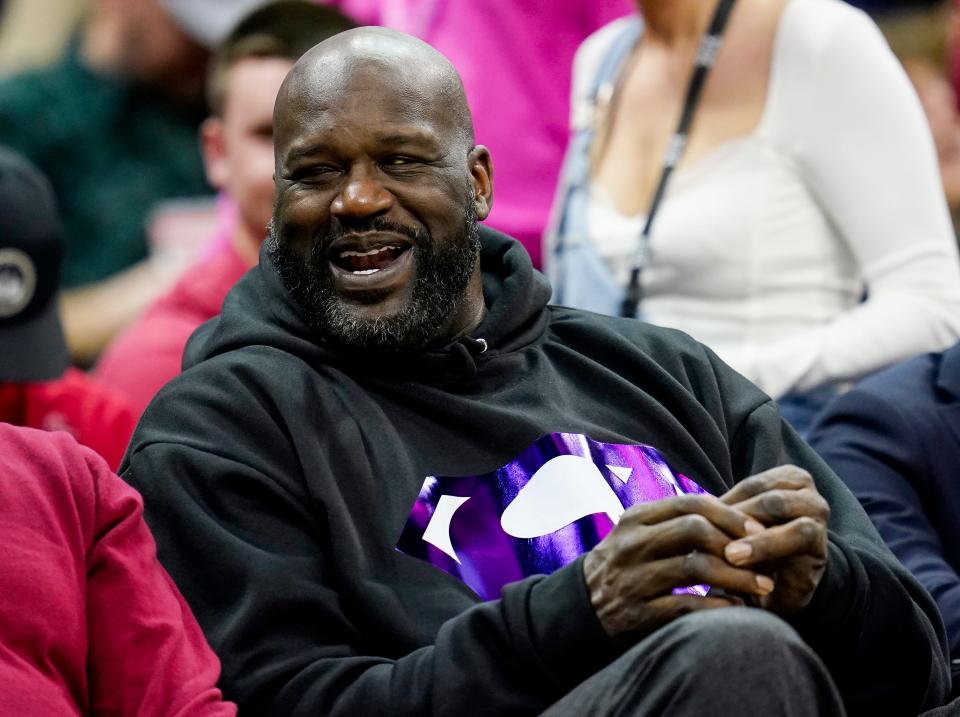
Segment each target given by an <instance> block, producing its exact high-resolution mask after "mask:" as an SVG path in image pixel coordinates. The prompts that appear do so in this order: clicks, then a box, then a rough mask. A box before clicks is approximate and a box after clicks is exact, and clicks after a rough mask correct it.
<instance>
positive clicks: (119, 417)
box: [0, 147, 135, 469]
mask: <svg viewBox="0 0 960 717" xmlns="http://www.w3.org/2000/svg"><path fill="white" fill-rule="evenodd" d="M62 240H63V228H62V225H61V222H60V218H59V214H58V212H57V208H56V205H55V201H54V198H53V191H52V189H51V188H50V185H49V183H48V182H47V180H46V178H45V177H44V176H43V175H42V174H41V173H40V171H39V170H38V169H37V168H36V167H34V166H33V165H32V164H30V162H28V161H27V160H26V159H25V158H24V157H22V156H20V155H19V154H17V153H15V152H13V151H12V150H9V149H6V148H3V147H0V421H4V422H7V423H14V424H17V425H22V426H30V427H32V428H40V429H44V430H48V431H54V430H61V431H67V432H68V433H71V434H72V435H73V436H74V437H75V438H76V439H77V440H78V441H79V442H80V443H83V444H84V445H86V446H89V447H90V448H92V449H93V450H95V451H96V452H97V453H99V454H100V455H101V456H103V457H104V458H105V459H106V460H107V461H108V462H109V464H110V466H111V467H112V468H114V469H116V468H117V467H118V466H119V465H120V459H121V458H122V457H123V452H124V450H126V447H127V442H128V441H129V440H130V434H131V433H133V427H134V424H135V421H134V416H133V413H132V411H131V409H130V407H129V406H128V405H127V402H126V399H125V398H124V397H123V396H122V395H121V394H119V393H118V392H115V391H113V390H111V389H108V388H106V387H104V386H102V385H100V384H99V383H98V382H96V381H95V380H94V379H92V378H90V377H89V376H87V375H86V374H84V373H83V372H81V371H79V370H77V369H74V368H70V367H69V360H70V359H69V354H68V353H67V347H66V343H65V341H64V337H63V329H62V327H61V325H60V316H59V313H58V310H57V287H58V286H59V284H60V259H61V254H62Z"/></svg>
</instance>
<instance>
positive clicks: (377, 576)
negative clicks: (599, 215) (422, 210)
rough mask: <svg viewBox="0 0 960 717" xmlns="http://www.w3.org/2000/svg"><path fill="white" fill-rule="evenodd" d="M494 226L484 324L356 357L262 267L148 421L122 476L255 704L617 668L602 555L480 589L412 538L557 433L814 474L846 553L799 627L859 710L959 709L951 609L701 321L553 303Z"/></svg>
mask: <svg viewBox="0 0 960 717" xmlns="http://www.w3.org/2000/svg"><path fill="white" fill-rule="evenodd" d="M482 237H483V251H482V257H481V265H482V269H483V284H484V294H485V299H486V303H487V315H486V318H485V319H484V321H483V323H482V324H481V326H480V327H479V328H478V329H477V331H476V332H475V333H474V335H473V337H467V338H464V339H461V340H458V341H456V342H454V343H453V344H452V345H450V346H446V347H444V348H442V349H438V350H435V351H430V352H426V353H421V354H417V355H412V356H403V355H386V354H368V355H350V356H347V355H341V354H338V353H336V352H335V351H333V350H331V349H330V348H329V347H327V346H325V345H323V344H320V343H318V342H317V341H316V340H315V339H314V338H313V337H312V336H311V334H310V331H309V330H308V329H307V328H306V326H305V325H304V323H303V321H302V319H301V318H300V314H299V312H298V310H297V308H296V306H295V305H294V304H293V303H292V302H291V301H290V300H289V299H288V297H287V294H286V292H285V291H284V289H283V286H282V284H281V283H280V281H279V278H278V276H277V274H276V270H275V269H274V268H273V266H272V265H271V263H270V261H269V259H268V258H267V257H266V255H263V256H262V257H261V265H260V268H259V269H257V270H253V271H252V272H250V273H249V274H247V276H246V277H245V278H244V279H243V280H241V282H240V283H239V284H238V286H237V287H236V288H235V289H234V290H233V291H232V292H231V294H230V295H229V296H228V298H227V301H226V303H225V304H224V309H223V313H222V315H221V317H220V318H219V320H214V322H213V323H209V324H206V325H205V326H204V327H203V328H202V329H200V331H199V332H198V334H196V335H195V336H194V338H193V339H192V341H191V343H190V345H189V346H188V350H187V357H186V362H187V364H190V365H189V366H188V368H187V370H186V371H185V373H184V374H183V375H181V376H180V377H178V378H177V379H175V380H174V381H172V382H171V383H170V384H168V386H167V387H166V388H165V389H164V390H163V391H161V393H160V394H159V395H158V397H157V398H156V399H155V401H154V402H153V403H152V404H151V406H150V407H149V408H148V409H147V412H146V414H145V415H144V417H143V419H142V421H141V423H140V425H139V427H138V429H137V431H136V434H135V436H134V439H133V442H132V444H131V447H130V450H129V452H128V454H127V458H126V460H125V464H124V466H123V468H122V471H123V475H124V477H125V478H126V479H127V480H129V481H130V482H131V483H133V484H134V485H136V486H137V487H138V488H139V489H140V490H141V491H142V492H143V494H144V496H145V502H146V505H147V511H148V520H149V521H151V524H152V527H153V529H154V530H155V532H156V535H157V539H158V543H159V546H160V556H161V559H162V560H163V561H164V563H165V564H166V566H167V567H168V569H169V570H170V572H171V573H172V574H173V575H174V577H175V579H176V580H177V581H178V583H179V584H180V586H181V588H182V590H183V591H184V594H185V595H186V596H187V599H188V600H189V602H190V603H191V604H192V605H193V607H194V609H195V611H196V613H197V617H198V619H199V620H200V623H201V624H202V625H203V627H204V628H205V630H206V633H207V636H208V638H209V639H210V641H211V643H212V644H213V645H214V647H215V649H216V650H217V651H218V653H219V655H220V657H221V659H222V661H223V670H224V672H223V681H222V684H223V687H224V690H225V692H226V694H227V695H228V696H229V697H230V698H232V699H234V700H236V701H237V702H238V703H239V706H240V710H241V713H244V712H245V713H249V714H257V715H261V714H263V715H267V714H270V715H285V716H286V715H290V716H294V717H295V716H299V715H320V714H322V715H331V716H336V715H351V716H353V715H368V714H390V715H396V716H401V715H410V716H414V715H457V716H458V717H467V716H468V715H507V714H510V715H537V714H539V713H540V712H541V711H542V710H543V709H545V708H546V707H547V706H548V705H550V704H552V703H553V702H555V701H556V700H557V699H559V698H560V697H561V696H562V695H563V694H564V693H565V692H567V691H568V690H570V689H571V688H572V687H574V686H575V685H577V684H578V683H579V682H581V681H582V680H584V679H585V678H586V677H588V676H589V675H591V674H592V673H594V672H595V671H596V670H598V669H599V668H601V667H602V666H604V665H606V664H607V663H608V662H609V661H610V660H612V659H613V658H614V657H615V656H616V655H617V646H616V645H614V644H613V643H612V642H611V641H610V640H609V639H608V638H607V637H606V635H605V633H604V632H603V631H602V629H601V627H600V625H599V622H598V621H597V619H596V616H595V614H594V612H593V609H592V607H591V605H590V601H589V596H588V594H587V590H586V588H585V585H584V581H583V574H582V566H581V559H579V558H578V559H575V560H573V562H572V563H569V564H568V565H567V566H566V567H564V568H561V569H559V570H557V571H556V572H553V573H552V574H550V575H548V576H544V575H532V576H530V577H527V578H525V579H522V580H520V581H518V582H515V583H512V584H509V585H507V586H506V587H505V588H504V589H503V591H502V595H501V597H500V598H499V599H494V600H489V601H483V600H481V599H480V598H479V597H478V596H477V594H476V593H475V592H474V591H473V590H471V589H470V588H469V587H467V585H466V584H465V583H464V582H463V581H461V580H459V579H457V578H455V577H453V576H451V575H450V574H448V573H447V572H442V571H441V570H438V569H436V568H435V567H433V566H432V565H430V564H429V563H427V562H425V561H424V560H420V559H418V558H416V557H412V556H411V555H409V554H404V553H402V552H400V551H399V550H398V549H397V548H398V543H399V541H400V537H401V534H402V533H403V532H404V529H405V527H407V528H408V527H409V525H410V521H411V519H412V515H411V514H412V510H413V508H415V505H414V504H415V501H417V500H418V495H420V494H421V489H422V488H423V487H424V485H425V478H427V477H430V476H482V475H486V474H490V473H491V471H496V470H497V469H498V468H500V467H502V466H505V465H507V464H508V463H510V462H511V461H514V459H515V458H517V457H518V456H520V455H527V453H525V451H527V450H528V449H529V447H530V446H531V445H532V444H534V443H538V444H539V442H538V439H541V438H542V437H544V436H549V435H551V434H556V433H561V432H562V433H566V434H578V435H580V436H583V437H584V438H585V441H584V442H585V443H586V439H587V438H589V439H592V440H593V441H597V442H605V443H607V444H618V445H633V446H637V445H638V444H642V445H644V446H650V447H653V448H654V449H656V451H657V452H658V453H659V455H661V456H663V458H664V459H665V460H666V462H667V463H668V464H669V466H670V467H672V469H673V470H674V471H675V472H676V473H678V474H682V475H684V476H687V477H689V478H690V479H691V480H693V481H695V482H696V483H698V484H699V485H700V486H702V487H703V488H705V489H706V490H707V491H709V492H711V493H714V494H720V493H723V492H724V491H726V490H727V489H728V488H730V487H731V486H732V485H733V484H734V483H736V482H737V481H738V480H740V479H742V478H744V477H746V476H749V475H751V474H754V473H757V472H760V471H762V470H765V469H767V468H770V467H773V466H776V465H779V464H783V463H788V462H789V463H796V464H799V465H802V466H804V467H806V468H807V469H808V470H810V472H811V473H812V474H813V475H814V477H815V480H816V481H817V485H818V487H819V489H820V491H821V492H822V493H823V494H824V495H825V496H826V498H827V500H829V502H830V504H831V505H832V508H833V512H832V515H831V519H830V529H831V533H830V549H829V550H830V558H829V565H828V568H827V570H826V572H825V574H824V577H823V580H822V582H821V583H820V586H819V588H818V590H817V592H816V594H815V595H814V598H813V601H812V602H811V603H810V605H809V606H808V607H807V608H806V609H805V610H804V611H803V612H802V613H801V614H799V615H797V616H796V617H795V618H794V619H793V620H792V623H793V624H794V626H795V627H796V628H797V629H798V631H799V632H800V634H801V635H802V636H803V637H804V638H805V639H806V640H807V641H808V643H809V644H810V645H812V646H813V647H814V649H816V650H817V652H818V653H819V654H820V655H821V657H822V658H823V660H824V661H825V662H826V664H827V665H828V667H829V669H830V670H831V672H832V674H833V676H834V678H835V679H836V681H837V684H838V686H839V688H840V690H841V693H842V694H843V696H844V698H845V700H846V702H847V704H848V705H849V707H850V710H851V711H852V712H854V713H867V712H868V711H875V710H877V709H880V708H882V709H883V710H884V713H885V714H904V715H906V714H916V713H917V712H918V711H919V708H920V707H921V706H922V705H929V706H932V705H935V704H938V703H939V700H940V699H942V697H943V696H944V694H945V693H946V690H947V689H948V673H947V665H946V656H945V646H943V645H942V643H943V632H942V625H941V623H940V620H939V617H938V616H937V613H936V607H935V605H934V604H933V602H932V600H931V599H930V597H929V596H928V595H927V594H926V593H925V592H924V591H923V590H922V589H921V588H920V586H919V585H918V584H917V583H916V582H915V581H914V580H913V578H912V577H910V575H909V574H908V573H907V572H906V571H905V570H904V569H903V568H902V566H900V564H899V563H898V562H897V561H896V560H895V559H894V558H893V556H892V555H891V554H890V552H889V551H888V550H887V549H886V547H885V546H884V545H883V543H882V542H881V540H880V538H879V536H877V534H876V531H875V530H874V529H873V527H872V526H871V525H870V522H869V520H868V519H867V517H866V515H865V514H864V513H863V510H862V509H861V508H860V506H859V505H858V504H857V502H856V499H855V498H854V497H853V496H852V495H851V494H850V493H849V491H847V490H846V488H845V487H844V486H843V485H842V484H841V483H840V481H839V480H837V478H836V477H835V476H834V475H833V473H832V472H831V471H830V470H829V469H828V468H827V467H826V465H825V464H823V463H822V462H821V461H820V460H819V458H818V457H817V456H816V455H815V454H814V453H813V451H811V450H810V449H809V448H808V447H807V446H806V444H804V443H803V442H802V441H801V440H800V439H799V438H797V436H796V434H795V433H794V432H793V431H792V430H791V429H790V428H789V427H787V426H785V424H783V422H782V421H781V420H780V418H779V416H778V414H777V410H776V406H775V405H774V404H773V403H772V402H771V401H770V400H769V398H768V397H767V396H765V395H764V394H763V393H761V392H760V391H759V390H758V389H757V388H755V387H754V386H753V385H752V384H750V383H749V382H748V381H746V380H745V379H744V378H742V377H741V376H739V375H738V374H736V373H735V372H733V371H732V370H731V369H729V368H728V367H726V366H725V365H724V364H723V363H721V362H720V361H719V360H718V359H717V358H716V356H714V355H713V354H712V353H711V352H710V351H708V350H707V349H706V348H704V347H703V346H702V345H700V344H698V343H697V342H695V341H693V340H692V339H690V338H689V337H687V336H686V335H684V334H681V333H679V332H676V331H670V330H666V329H661V328H656V327H652V326H648V325H644V324H643V323H641V322H638V321H635V320H627V319H619V318H613V317H606V316H599V315H594V314H589V313H586V312H583V311H578V310H573V309H566V308H561V307H548V306H547V305H546V304H547V299H548V297H549V296H550V287H549V285H548V284H547V282H546V280H545V279H544V278H543V277H542V276H541V275H540V274H537V273H536V272H534V271H533V269H532V267H531V265H530V260H529V258H528V257H527V255H526V252H525V251H524V250H523V248H522V247H521V246H520V245H519V244H518V243H516V242H514V241H513V240H510V239H508V238H506V237H504V236H502V235H499V234H496V233H494V232H491V231H489V230H486V229H485V230H483V232H482ZM479 338H483V339H484V340H485V342H486V345H487V347H488V348H487V349H486V350H484V349H483V342H480V341H479V340H478V339H479ZM428 483H429V481H428ZM413 512H415V510H414V511H413ZM456 547H457V546H454V548H456ZM891 626H896V629H891Z"/></svg>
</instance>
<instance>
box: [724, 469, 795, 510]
mask: <svg viewBox="0 0 960 717" xmlns="http://www.w3.org/2000/svg"><path fill="white" fill-rule="evenodd" d="M813 487H814V484H813V478H812V477H811V475H810V474H809V473H807V471H805V470H803V468H798V467H797V466H777V467H776V468H771V469H770V470H768V471H764V472H763V473H757V475H755V476H750V477H749V478H744V479H743V480H742V481H740V482H739V483H737V484H736V485H735V486H734V487H733V488H731V489H730V490H728V491H727V492H726V493H724V494H723V495H722V496H720V501H721V502H723V503H726V504H727V505H735V504H737V503H742V502H743V501H745V500H747V499H749V498H752V497H753V496H755V495H759V494H760V493H765V492H767V491H770V490H776V489H780V490H802V489H804V488H813Z"/></svg>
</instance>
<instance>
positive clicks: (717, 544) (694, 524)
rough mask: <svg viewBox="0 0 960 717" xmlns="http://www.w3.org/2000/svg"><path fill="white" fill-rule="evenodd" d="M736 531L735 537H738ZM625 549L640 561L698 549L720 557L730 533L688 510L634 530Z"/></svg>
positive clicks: (670, 556)
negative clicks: (682, 513)
mask: <svg viewBox="0 0 960 717" xmlns="http://www.w3.org/2000/svg"><path fill="white" fill-rule="evenodd" d="M741 536H742V534H741V535H738V536H736V537H741ZM628 540H629V541H630V542H629V543H625V545H629V546H630V547H629V548H627V551H628V552H629V553H630V554H632V556H636V558H637V559H639V560H640V561H643V562H647V561H650V560H658V559H661V558H672V557H676V556H678V555H684V554H686V553H689V552H691V551H693V550H698V551H700V552H703V553H709V554H710V555H716V556H717V557H718V558H723V557H724V553H723V549H724V548H725V547H727V544H728V543H729V542H730V540H731V536H730V535H728V534H727V533H725V532H724V531H722V530H720V528H718V527H717V526H716V525H714V524H713V523H712V522H710V519H709V518H706V517H704V516H703V515H700V514H699V513H692V514H690V515H681V516H679V517H676V518H671V519H670V520H667V521H664V522H663V523H659V524H658V525H657V526H656V527H655V528H654V529H651V530H643V531H642V532H641V531H639V530H638V531H637V534H636V536H635V537H634V536H631V537H630V538H629V539H628ZM634 541H635V542H634Z"/></svg>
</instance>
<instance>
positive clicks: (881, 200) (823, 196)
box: [748, 3, 960, 397]
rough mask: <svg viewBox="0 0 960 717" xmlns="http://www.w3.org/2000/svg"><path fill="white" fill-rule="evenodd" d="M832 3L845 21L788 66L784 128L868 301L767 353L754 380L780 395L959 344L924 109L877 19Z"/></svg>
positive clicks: (957, 284) (948, 232) (946, 232)
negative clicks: (884, 38)
mask: <svg viewBox="0 0 960 717" xmlns="http://www.w3.org/2000/svg"><path fill="white" fill-rule="evenodd" d="M823 5H824V10H831V11H835V12H837V13H839V12H841V11H842V12H843V19H842V20H841V21H839V22H837V23H836V24H835V26H834V27H833V29H832V31H830V32H829V33H827V32H821V33H820V34H819V35H817V36H816V38H815V39H814V38H812V37H811V38H808V40H809V42H808V43H807V44H808V45H810V44H815V43H820V44H819V45H817V47H816V48H814V49H813V50H811V49H810V48H809V47H807V48H806V49H807V50H808V51H800V50H797V51H796V52H794V53H792V54H789V55H788V56H786V57H784V58H783V61H784V63H785V64H786V63H789V64H790V65H791V68H792V69H790V77H791V78H792V79H793V81H792V82H791V83H790V85H791V86H790V87H789V88H784V90H783V91H784V92H786V91H787V89H789V90H790V91H791V92H792V93H793V94H791V95H790V96H789V97H787V98H785V100H784V102H783V103H782V105H781V106H782V108H783V112H784V114H785V115H789V116H784V117H778V118H777V123H778V124H779V125H782V126H784V127H785V128H786V129H785V130H784V131H785V132H786V134H785V139H786V140H789V141H790V143H791V146H792V148H793V149H794V151H795V153H796V158H795V161H796V162H797V166H798V168H799V171H800V172H801V173H802V174H803V175H804V177H805V179H806V182H807V184H808V186H809V187H810V190H811V192H812V193H813V195H814V197H815V198H816V200H817V203H818V204H819V205H820V206H821V207H822V208H823V210H824V212H825V214H826V215H827V218H828V220H829V221H830V222H831V223H832V224H833V225H834V226H835V227H836V229H837V230H838V232H839V234H840V236H841V238H842V239H843V243H844V246H842V247H838V256H837V259H836V260H837V261H843V260H852V261H853V262H854V263H855V264H856V266H857V267H858V271H859V273H860V275H861V276H862V278H863V281H864V283H865V288H866V292H867V299H866V301H865V302H863V303H862V304H860V305H858V306H856V307H854V308H852V309H850V310H849V311H846V312H844V313H843V314H841V315H840V316H838V317H836V318H835V319H833V320H831V321H829V322H828V323H825V324H823V325H822V326H820V327H818V328H816V329H814V330H811V331H808V332H804V333H802V334H799V335H795V336H791V337H789V338H787V339H785V340H782V341H777V342H773V343H771V344H768V345H766V346H765V347H762V348H761V349H760V350H759V352H758V354H757V355H756V356H755V358H754V362H753V364H752V365H751V366H750V367H749V369H748V373H749V375H751V376H753V377H755V380H756V381H757V383H758V384H759V385H760V386H761V387H762V388H763V389H764V390H765V391H767V393H769V394H770V395H772V396H774V397H779V396H781V395H783V394H784V393H787V392H790V391H795V390H804V389H808V388H811V387H814V386H816V385H819V384H822V383H824V382H827V381H836V380H840V381H844V380H851V379H856V378H859V377H861V376H864V375H866V374H868V373H871V372H873V371H875V370H877V369H880V368H882V367H885V366H888V365H890V364H893V363H895V362H897V361H900V360H902V359H904V358H907V357H909V356H913V355H916V354H920V353H925V352H928V351H936V350H940V349H943V348H945V347H946V346H949V345H950V344H952V343H954V342H955V341H956V340H957V338H958V337H960V260H958V257H957V247H956V242H955V239H954V235H953V228H952V225H951V221H950V216H949V213H948V210H947V206H946V201H945V199H944V193H943V188H942V186H941V183H940V176H939V172H938V167H937V158H936V152H935V150H934V147H933V141H932V139H931V136H930V130H929V128H928V125H927V122H926V119H925V117H924V115H923V109H922V108H921V106H920V102H919V100H918V99H917V96H916V93H915V91H914V90H913V88H912V86H911V85H910V81H909V80H908V79H907V77H906V74H905V72H904V71H903V68H902V67H901V66H900V64H899V62H898V61H897V60H896V58H895V57H894V56H893V55H892V53H891V52H890V50H889V48H888V47H887V46H886V44H885V42H884V40H883V38H882V36H881V35H880V32H879V31H878V30H877V28H876V27H875V26H874V25H873V23H872V22H871V21H870V20H869V19H868V18H867V17H866V16H864V15H863V14H862V13H860V12H859V11H857V10H854V9H851V8H848V7H841V8H836V7H833V6H827V4H826V3H824V4H823ZM807 29H808V30H810V32H809V33H808V34H809V35H811V36H813V35H816V32H814V30H813V28H807ZM794 49H796V48H794ZM785 71H786V70H785ZM775 238H776V237H770V239H771V240H773V239H775ZM810 310H815V307H811V309H810Z"/></svg>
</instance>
